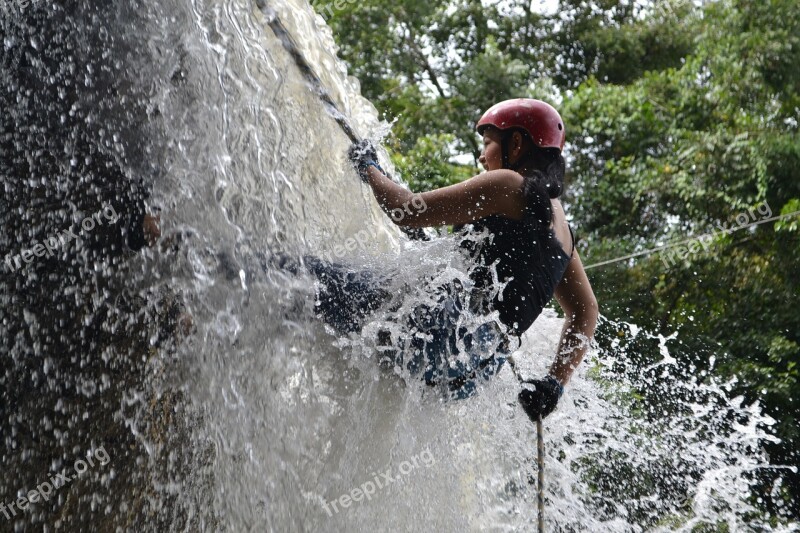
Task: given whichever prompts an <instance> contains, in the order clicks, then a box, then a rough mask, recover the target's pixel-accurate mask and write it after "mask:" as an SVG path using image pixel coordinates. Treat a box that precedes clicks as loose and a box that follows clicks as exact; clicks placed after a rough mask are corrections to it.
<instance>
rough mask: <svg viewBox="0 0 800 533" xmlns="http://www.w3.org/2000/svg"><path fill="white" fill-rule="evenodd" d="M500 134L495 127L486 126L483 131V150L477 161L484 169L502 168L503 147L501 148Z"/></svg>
mask: <svg viewBox="0 0 800 533" xmlns="http://www.w3.org/2000/svg"><path fill="white" fill-rule="evenodd" d="M501 141H502V135H501V134H500V131H499V130H497V129H495V128H486V129H485V130H484V132H483V151H482V152H481V156H480V157H479V158H478V162H479V163H480V164H481V165H483V168H485V169H486V170H497V169H500V168H503V149H502V148H501V145H500V143H501Z"/></svg>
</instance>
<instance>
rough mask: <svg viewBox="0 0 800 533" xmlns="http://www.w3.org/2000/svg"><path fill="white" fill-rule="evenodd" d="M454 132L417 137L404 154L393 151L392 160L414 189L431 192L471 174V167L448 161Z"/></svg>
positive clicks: (472, 172)
mask: <svg viewBox="0 0 800 533" xmlns="http://www.w3.org/2000/svg"><path fill="white" fill-rule="evenodd" d="M454 141H455V137H454V136H453V135H444V134H443V135H426V136H424V137H419V138H417V142H416V144H415V145H414V147H413V148H412V149H411V150H408V151H407V152H406V153H405V154H402V153H398V152H396V153H392V163H394V166H395V168H396V169H397V171H398V172H399V173H400V175H401V176H402V177H403V178H404V179H405V180H406V181H407V182H408V184H409V185H410V186H411V189H412V190H414V191H430V190H433V189H438V188H440V187H446V186H448V185H452V184H454V183H459V182H461V181H463V180H465V179H467V178H469V177H472V176H473V175H474V174H475V173H476V170H475V168H473V167H468V166H463V165H454V164H451V163H448V162H447V159H448V157H449V150H450V148H449V147H450V146H451V145H452V144H453V142H454Z"/></svg>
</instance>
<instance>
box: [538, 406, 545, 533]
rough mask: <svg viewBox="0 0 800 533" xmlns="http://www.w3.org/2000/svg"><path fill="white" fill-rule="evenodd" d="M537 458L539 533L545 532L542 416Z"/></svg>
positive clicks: (539, 426)
mask: <svg viewBox="0 0 800 533" xmlns="http://www.w3.org/2000/svg"><path fill="white" fill-rule="evenodd" d="M536 458H537V462H538V463H539V494H538V495H537V496H536V499H537V502H538V507H539V533H544V429H543V428H542V417H541V416H540V417H539V419H538V420H537V421H536Z"/></svg>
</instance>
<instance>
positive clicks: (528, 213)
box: [462, 178, 575, 336]
mask: <svg viewBox="0 0 800 533" xmlns="http://www.w3.org/2000/svg"><path fill="white" fill-rule="evenodd" d="M529 179H532V178H525V180H526V181H527V180H529ZM524 193H525V195H526V201H527V203H528V205H527V206H526V208H525V216H524V218H523V219H522V220H519V221H518V220H512V219H510V218H505V217H501V216H498V215H492V216H489V217H486V218H482V219H480V220H478V221H475V222H473V223H472V224H471V225H470V226H471V227H472V231H473V232H478V233H480V232H482V231H484V230H488V235H487V236H486V238H484V239H483V240H482V241H479V242H478V243H476V242H475V241H474V240H470V239H465V240H464V241H463V242H462V247H463V248H465V249H467V250H468V251H469V252H470V254H471V256H472V257H473V259H475V260H476V261H477V266H476V267H475V269H474V270H473V271H472V273H471V276H470V277H471V278H472V280H473V281H474V282H475V292H473V302H475V301H477V302H478V304H477V308H473V309H474V310H475V311H481V312H487V311H493V310H497V311H498V312H499V313H500V320H501V321H502V322H503V324H505V326H506V327H507V328H509V331H510V332H511V333H513V334H514V335H517V336H520V335H522V333H523V332H524V331H525V330H527V329H528V328H529V327H530V326H531V324H533V321H534V320H536V317H538V316H539V314H540V313H541V312H542V309H543V308H544V306H545V305H547V303H548V302H549V301H550V299H551V298H552V297H553V293H554V292H555V289H556V285H558V283H559V282H560V281H561V278H562V277H563V275H564V271H565V270H566V268H567V264H568V263H569V261H570V259H571V258H572V255H567V254H566V253H564V250H563V249H562V248H561V244H560V243H559V241H558V239H557V238H556V236H555V232H554V231H553V230H552V229H551V228H550V224H549V221H548V220H546V218H547V216H546V215H545V214H544V213H542V210H541V207H540V206H541V205H542V201H541V199H534V198H531V196H532V195H535V194H538V193H537V192H535V189H533V188H532V187H529V186H526V187H524ZM537 205H538V206H539V207H537ZM537 211H538V212H537ZM467 228H469V226H467ZM570 235H572V241H573V242H572V251H573V253H574V250H575V237H574V234H573V233H572V228H571V227H570ZM495 262H496V272H497V280H494V279H493V275H492V272H491V269H490V268H489V267H490V266H491V265H492V264H495ZM497 282H499V283H500V284H502V283H506V285H505V288H504V289H502V290H498V288H497ZM493 293H496V294H494V296H493V297H491V298H490V297H488V296H487V295H491V294H493ZM476 297H477V298H476ZM473 305H475V304H473Z"/></svg>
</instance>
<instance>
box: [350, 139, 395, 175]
mask: <svg viewBox="0 0 800 533" xmlns="http://www.w3.org/2000/svg"><path fill="white" fill-rule="evenodd" d="M347 159H349V160H350V162H351V163H352V164H353V168H355V169H356V172H358V175H359V176H361V180H362V181H365V182H366V181H368V180H369V174H367V169H368V168H369V167H370V166H374V167H376V168H377V169H378V170H380V171H381V172H383V173H384V174H386V172H384V171H383V169H382V168H381V166H380V165H379V164H378V153H377V152H376V151H375V147H374V146H373V145H372V143H371V142H370V141H368V140H366V139H363V140H361V141H358V142H356V143H353V145H352V146H351V147H350V149H349V150H348V151H347Z"/></svg>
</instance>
